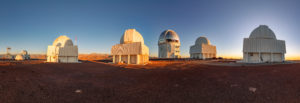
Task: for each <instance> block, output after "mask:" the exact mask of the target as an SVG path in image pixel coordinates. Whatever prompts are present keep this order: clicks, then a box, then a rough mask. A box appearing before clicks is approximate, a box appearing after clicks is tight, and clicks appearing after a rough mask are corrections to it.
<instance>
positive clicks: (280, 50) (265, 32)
mask: <svg viewBox="0 0 300 103" xmlns="http://www.w3.org/2000/svg"><path fill="white" fill-rule="evenodd" d="M285 53H286V47H285V41H284V40H277V38H276V35H275V33H274V32H273V31H272V30H271V29H270V28H269V27H268V26H266V25H260V26H259V27H257V28H256V29H254V30H253V31H252V33H251V34H250V36H249V38H245V39H244V46H243V62H247V63H263V62H284V61H285Z"/></svg>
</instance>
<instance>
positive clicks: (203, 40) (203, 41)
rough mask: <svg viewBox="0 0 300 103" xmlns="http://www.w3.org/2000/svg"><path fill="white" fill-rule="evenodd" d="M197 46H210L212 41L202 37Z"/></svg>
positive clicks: (197, 41)
mask: <svg viewBox="0 0 300 103" xmlns="http://www.w3.org/2000/svg"><path fill="white" fill-rule="evenodd" d="M195 44H196V45H201V44H207V45H210V41H209V40H208V39H207V38H206V37H203V36H201V37H199V38H198V39H197V40H196V42H195Z"/></svg>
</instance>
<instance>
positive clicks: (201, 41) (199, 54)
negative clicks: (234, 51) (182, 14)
mask: <svg viewBox="0 0 300 103" xmlns="http://www.w3.org/2000/svg"><path fill="white" fill-rule="evenodd" d="M216 56H217V49H216V46H214V45H211V44H210V41H209V40H208V39H207V38H206V37H199V38H198V39H197V40H196V42H195V45H193V46H191V47H190V58H194V59H207V58H216Z"/></svg>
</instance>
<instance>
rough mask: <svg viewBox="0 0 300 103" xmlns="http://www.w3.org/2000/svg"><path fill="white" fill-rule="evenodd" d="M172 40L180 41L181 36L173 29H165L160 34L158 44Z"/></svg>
mask: <svg viewBox="0 0 300 103" xmlns="http://www.w3.org/2000/svg"><path fill="white" fill-rule="evenodd" d="M171 41H175V42H180V40H179V36H178V35H177V33H176V32H175V31H173V30H165V31H163V32H162V33H161V34H160V36H159V40H158V44H161V43H165V42H171Z"/></svg>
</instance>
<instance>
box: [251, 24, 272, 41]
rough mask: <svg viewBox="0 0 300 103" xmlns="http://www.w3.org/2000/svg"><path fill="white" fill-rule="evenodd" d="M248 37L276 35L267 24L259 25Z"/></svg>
mask: <svg viewBox="0 0 300 103" xmlns="http://www.w3.org/2000/svg"><path fill="white" fill-rule="evenodd" d="M249 38H256V39H257V38H259V39H276V36H275V34H274V32H273V31H272V30H271V29H270V28H269V27H268V26H267V25H260V26H259V27H257V28H256V29H254V30H253V31H252V32H251V34H250V37H249Z"/></svg>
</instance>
